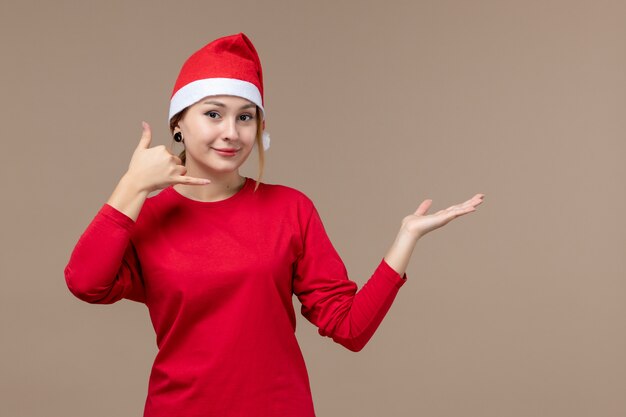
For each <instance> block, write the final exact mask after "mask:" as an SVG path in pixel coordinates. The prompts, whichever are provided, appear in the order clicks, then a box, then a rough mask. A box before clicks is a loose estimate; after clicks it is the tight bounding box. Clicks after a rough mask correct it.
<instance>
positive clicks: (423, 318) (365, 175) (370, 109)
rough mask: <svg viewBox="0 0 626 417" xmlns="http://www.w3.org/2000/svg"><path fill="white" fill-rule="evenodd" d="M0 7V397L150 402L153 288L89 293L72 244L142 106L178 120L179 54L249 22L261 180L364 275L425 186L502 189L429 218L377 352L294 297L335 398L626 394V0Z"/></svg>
mask: <svg viewBox="0 0 626 417" xmlns="http://www.w3.org/2000/svg"><path fill="white" fill-rule="evenodd" d="M12 3H17V2H12ZM227 3H228V5H227ZM0 7H1V10H0V31H1V33H0V35H1V39H2V40H1V41H0V42H1V47H2V50H1V52H2V55H1V56H2V70H1V71H2V77H1V80H0V82H1V83H2V84H1V86H0V87H1V88H2V90H1V91H2V96H1V97H2V100H1V102H2V103H1V109H0V110H1V111H0V114H1V116H0V117H2V134H3V143H4V144H5V147H4V151H3V152H2V164H1V167H2V178H3V193H2V214H3V215H2V230H3V232H2V242H1V243H2V247H1V248H0V249H1V251H0V253H1V256H2V262H1V266H2V271H1V272H2V291H1V292H0V320H1V325H2V327H1V330H2V335H1V339H0V340H1V341H0V350H1V351H0V358H1V359H0V360H1V364H0V365H1V370H0V414H1V415H2V416H64V417H72V416H80V417H83V416H90V417H100V416H140V415H141V413H142V410H143V404H144V400H145V395H146V391H147V382H148V376H149V371H150V366H151V363H152V360H153V357H154V354H155V353H156V346H155V341H154V333H153V330H152V327H151V324H150V321H149V317H148V312H147V309H146V308H145V306H144V305H142V304H138V303H133V302H131V301H127V300H124V301H121V302H119V303H117V304H114V305H110V306H94V305H89V304H87V303H84V302H81V301H79V300H78V299H76V298H74V297H73V296H72V295H71V293H70V292H69V291H68V290H67V288H66V286H65V281H64V276H63V268H64V266H65V265H66V263H67V260H68V259H69V255H70V253H71V250H72V248H73V246H74V244H75V243H76V240H77V239H78V237H79V235H80V234H81V233H82V232H83V230H84V229H85V227H86V226H87V224H88V222H89V221H90V220H91V219H92V218H93V216H94V215H95V213H96V212H97V210H98V209H99V208H100V206H101V205H102V204H103V203H104V202H105V201H106V200H107V199H108V197H109V196H110V194H111V192H112V191H113V189H114V187H115V184H116V183H117V181H118V180H119V178H120V177H121V175H122V174H123V173H124V172H125V170H126V168H127V167H128V163H129V161H130V156H131V154H132V151H133V149H134V148H135V146H136V143H137V141H138V140H139V136H140V131H141V125H140V122H141V120H146V121H148V122H150V123H151V124H152V126H153V131H154V140H153V143H154V144H155V145H157V144H167V145H169V144H170V138H169V134H168V133H169V132H168V131H167V121H166V119H167V108H168V100H169V95H170V93H171V88H172V86H173V83H174V80H175V78H176V75H177V73H178V70H179V69H180V66H181V64H182V62H183V61H184V59H185V58H186V57H187V56H188V55H189V54H191V53H192V52H193V51H195V50H196V49H198V48H200V47H201V46H203V45H204V44H205V43H206V42H208V41H210V40H212V39H215V38H217V37H220V36H224V35H228V34H232V33H237V32H239V31H243V32H245V33H246V34H247V35H249V36H250V37H251V39H252V40H253V42H254V43H255V45H256V47H257V49H258V51H259V53H260V55H261V59H262V62H263V65H264V72H265V87H266V97H265V98H266V107H267V117H268V120H267V129H268V131H269V132H270V133H271V135H272V148H271V149H270V150H269V152H268V155H267V170H266V175H265V178H264V180H265V181H266V182H269V183H280V184H285V185H289V186H292V187H295V188H298V189H300V190H302V191H303V192H305V193H306V194H307V195H309V196H310V197H311V198H312V199H313V201H314V202H315V203H316V206H317V207H318V210H319V211H320V214H321V215H322V219H323V220H324V223H325V225H326V227H327V231H328V233H329V236H330V237H331V239H332V241H333V243H334V244H335V247H336V248H337V250H338V252H339V253H340V254H341V256H342V258H343V260H344V262H345V263H346V266H347V268H348V272H349V273H350V275H351V278H352V279H353V280H355V281H356V282H357V283H358V284H359V287H361V286H362V284H363V283H364V282H365V281H366V280H367V278H368V277H369V275H370V274H371V273H372V272H373V270H374V268H375V267H376V265H377V264H378V262H379V261H380V259H381V258H382V256H383V255H384V254H385V252H386V250H387V248H388V247H389V245H390V244H391V242H392V241H393V238H394V237H395V234H396V232H397V230H398V227H399V224H400V221H401V219H402V217H404V216H405V215H407V214H409V213H411V212H413V211H414V210H415V208H416V207H417V206H418V205H419V203H420V202H421V201H423V200H424V199H426V198H432V199H433V210H432V211H437V210H439V209H441V208H445V207H448V206H450V205H452V204H455V203H458V202H461V201H464V200H466V199H467V198H469V197H471V196H472V195H474V194H475V193H478V192H480V193H485V194H486V198H485V202H484V203H483V204H482V205H481V206H480V207H479V208H478V210H477V211H476V212H474V213H471V214H468V215H466V216H464V217H461V218H459V219H457V220H455V221H453V222H452V223H450V224H448V225H447V226H446V227H444V228H442V229H439V230H437V231H435V232H432V233H431V234H429V235H427V236H426V237H424V239H422V240H420V241H419V242H418V244H417V247H416V249H415V252H414V255H413V258H412V260H411V263H410V265H409V269H408V271H407V274H408V277H409V278H408V279H409V281H408V282H407V284H406V285H405V286H404V287H403V288H402V289H401V291H400V293H399V294H398V297H397V298H396V301H395V303H394V305H393V306H392V308H391V310H390V312H389V313H388V315H387V317H386V318H385V320H384V321H383V323H382V325H381V327H380V328H379V330H378V331H377V333H376V334H375V335H374V337H373V338H372V340H371V341H370V342H369V344H368V345H367V346H366V347H365V349H364V350H363V351H361V352H359V353H356V354H355V353H353V352H349V351H348V350H346V349H344V348H342V347H341V346H339V345H337V344H335V343H334V342H333V341H332V340H331V339H329V338H322V337H320V336H319V335H318V334H317V329H316V328H315V327H314V326H313V325H311V324H310V323H309V322H307V321H306V320H305V319H304V318H303V317H302V316H298V319H299V320H298V327H297V335H298V339H299V340H300V343H301V346H302V350H303V353H304V356H305V360H306V362H307V365H308V368H309V372H310V378H311V385H312V390H313V396H314V401H315V407H316V411H317V413H318V415H319V416H320V417H332V416H360V417H380V416H398V417H400V416H459V415H463V416H476V417H485V416H494V417H495V416H498V417H500V416H520V417H521V416H524V417H526V416H568V417H574V416H623V415H626V396H625V395H624V392H625V389H626V358H625V352H626V336H625V330H626V328H625V326H624V317H625V316H626V303H625V301H626V295H625V293H626V284H625V283H624V278H625V275H626V274H625V268H624V266H625V259H626V257H625V256H624V255H625V253H624V252H625V249H626V244H625V243H626V238H625V233H624V232H625V231H626V230H625V229H626V228H625V227H624V226H625V221H624V218H623V213H624V212H625V211H626V199H625V193H624V179H625V178H626V176H625V174H626V168H625V166H626V164H624V162H623V160H624V151H625V148H626V147H625V145H624V132H625V131H626V129H625V128H626V126H625V125H626V117H625V116H626V115H625V114H624V113H625V110H626V91H625V90H626V89H625V87H626V68H625V67H626V65H625V64H626V47H625V42H626V25H625V24H624V22H625V21H626V4H625V3H624V2H623V1H586V2H582V1H565V0H563V1H555V0H543V1H530V2H528V1H517V2H511V1H487V0H481V1H472V2H466V1H456V2H452V1H430V2H426V1H411V2H408V1H407V2H399V1H395V2H394V1H391V2H389V1H387V2H362V1H350V2H319V1H316V2H311V1H309V2H287V1H285V2H279V1H262V2H260V1H259V2H252V1H236V2H213V1H206V0H205V1H193V2H192V1H178V2H164V1H161V2H154V1H143V2H140V1H108V2H86V1H63V0H58V1H54V2H40V3H32V2H20V5H19V6H18V5H16V4H11V5H9V4H8V2H4V3H3V4H2V6H0ZM256 163H257V160H256V158H254V157H251V159H250V160H249V161H248V162H246V165H244V169H243V170H242V173H243V174H244V175H248V176H252V177H254V176H255V175H256V169H257V165H256ZM294 305H295V307H296V309H297V311H299V302H298V301H297V299H295V298H294Z"/></svg>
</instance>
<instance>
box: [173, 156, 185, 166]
mask: <svg viewBox="0 0 626 417" xmlns="http://www.w3.org/2000/svg"><path fill="white" fill-rule="evenodd" d="M172 156H173V157H174V158H173V159H174V162H176V165H182V164H183V161H182V160H181V159H180V158H179V157H177V156H176V155H172Z"/></svg>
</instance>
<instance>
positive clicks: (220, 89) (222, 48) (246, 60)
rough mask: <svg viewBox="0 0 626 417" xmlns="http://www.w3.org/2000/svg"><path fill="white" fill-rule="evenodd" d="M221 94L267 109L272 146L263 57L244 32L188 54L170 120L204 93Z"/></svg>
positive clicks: (265, 140) (267, 139)
mask: <svg viewBox="0 0 626 417" xmlns="http://www.w3.org/2000/svg"><path fill="white" fill-rule="evenodd" d="M221 94H226V95H231V96H237V97H243V98H245V99H248V100H250V101H251V102H253V103H254V104H256V105H257V106H259V109H260V110H261V112H262V113H263V149H265V150H267V149H269V147H270V136H269V134H268V133H267V132H265V109H264V107H263V70H262V68H261V61H260V60H259V55H258V54H257V52H256V49H255V48H254V45H252V42H251V41H250V39H248V37H247V36H246V35H244V34H243V33H238V34H236V35H230V36H224V37H222V38H219V39H216V40H214V41H212V42H210V43H208V44H207V45H205V46H204V47H202V48H201V49H199V50H198V51H196V52H194V53H193V54H192V55H191V56H190V57H189V58H187V61H185V63H184V64H183V66H182V68H181V70H180V73H179V74H178V78H177V79H176V83H175V84H174V90H173V91H172V96H171V98H170V111H169V120H172V117H174V115H176V113H178V112H180V111H181V110H184V109H185V108H186V107H188V106H191V105H192V104H194V103H196V102H198V101H199V100H201V99H203V98H204V97H207V96H215V95H221Z"/></svg>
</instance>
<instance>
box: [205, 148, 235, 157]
mask: <svg viewBox="0 0 626 417" xmlns="http://www.w3.org/2000/svg"><path fill="white" fill-rule="evenodd" d="M211 149H213V150H214V151H215V152H217V153H218V154H219V155H222V156H234V155H236V154H237V151H239V149H234V148H228V149H215V148H211Z"/></svg>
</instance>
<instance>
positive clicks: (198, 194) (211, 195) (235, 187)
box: [174, 171, 246, 202]
mask: <svg viewBox="0 0 626 417" xmlns="http://www.w3.org/2000/svg"><path fill="white" fill-rule="evenodd" d="M186 175H189V176H190V177H196V175H194V174H193V173H191V172H189V171H188V172H187V174H186ZM197 177H199V178H208V179H210V180H211V182H210V183H209V184H206V185H188V184H175V185H174V189H176V191H178V192H179V193H180V194H182V195H184V196H185V197H188V198H191V199H192V200H197V201H206V202H213V201H220V200H225V199H227V198H229V197H232V196H233V195H235V194H236V193H237V192H238V191H239V190H241V189H242V188H243V186H244V184H245V183H246V178H245V177H243V176H241V175H239V172H232V173H229V174H228V175H210V176H207V175H197Z"/></svg>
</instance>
